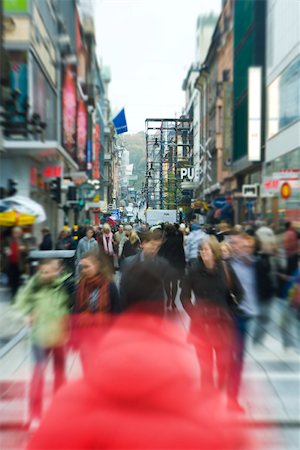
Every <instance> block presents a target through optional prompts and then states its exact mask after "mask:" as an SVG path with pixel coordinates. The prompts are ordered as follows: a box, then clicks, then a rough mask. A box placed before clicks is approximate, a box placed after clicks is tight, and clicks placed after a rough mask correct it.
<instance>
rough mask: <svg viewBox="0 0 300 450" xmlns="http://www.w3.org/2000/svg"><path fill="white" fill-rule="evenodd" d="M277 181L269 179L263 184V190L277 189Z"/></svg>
mask: <svg viewBox="0 0 300 450" xmlns="http://www.w3.org/2000/svg"><path fill="white" fill-rule="evenodd" d="M278 185H279V180H273V179H269V180H266V181H265V182H264V188H265V189H278Z"/></svg>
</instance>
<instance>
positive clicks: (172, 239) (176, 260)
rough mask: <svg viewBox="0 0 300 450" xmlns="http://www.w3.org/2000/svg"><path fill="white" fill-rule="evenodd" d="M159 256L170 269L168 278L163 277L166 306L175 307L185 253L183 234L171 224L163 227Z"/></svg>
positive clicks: (182, 273) (183, 268) (183, 267)
mask: <svg viewBox="0 0 300 450" xmlns="http://www.w3.org/2000/svg"><path fill="white" fill-rule="evenodd" d="M158 254H159V256H161V257H162V258H164V259H165V260H166V261H168V263H169V264H170V266H171V267H172V269H173V270H172V271H169V275H171V277H170V278H166V279H165V290H166V294H167V307H168V308H170V307H171V308H173V309H174V308H176V304H175V299H176V295H177V290H178V281H179V280H181V279H182V278H183V275H184V270H185V254H184V248H183V236H182V234H181V233H180V232H177V231H176V228H175V226H174V225H172V224H167V225H166V226H165V227H164V242H163V244H162V246H161V247H160V250H159V253H158Z"/></svg>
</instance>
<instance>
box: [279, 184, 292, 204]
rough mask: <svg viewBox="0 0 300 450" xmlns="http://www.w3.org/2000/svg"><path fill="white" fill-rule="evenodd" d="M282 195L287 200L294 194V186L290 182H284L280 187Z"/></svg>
mask: <svg viewBox="0 0 300 450" xmlns="http://www.w3.org/2000/svg"><path fill="white" fill-rule="evenodd" d="M280 195H281V197H282V198H284V199H285V200H287V199H288V198H290V196H291V195H292V188H291V186H290V184H289V183H286V182H285V183H283V184H282V186H281V189H280Z"/></svg>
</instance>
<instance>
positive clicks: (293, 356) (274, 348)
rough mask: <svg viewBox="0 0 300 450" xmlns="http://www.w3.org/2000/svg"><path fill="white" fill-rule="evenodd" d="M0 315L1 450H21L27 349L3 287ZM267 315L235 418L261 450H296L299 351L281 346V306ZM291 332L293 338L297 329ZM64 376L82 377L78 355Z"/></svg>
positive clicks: (250, 353) (180, 317) (181, 319)
mask: <svg viewBox="0 0 300 450" xmlns="http://www.w3.org/2000/svg"><path fill="white" fill-rule="evenodd" d="M177 303H178V310H177V311H176V312H169V313H168V314H169V316H170V317H171V318H172V320H175V321H176V322H178V323H180V324H181V325H182V326H183V327H185V328H186V327H187V326H188V318H187V316H186V314H185V313H184V311H183V310H182V308H181V305H180V304H179V302H177ZM0 317H1V319H0V320H1V327H0V329H1V349H0V377H1V379H0V382H1V399H0V418H1V419H0V449H1V450H4V449H5V450H8V449H13V448H14V449H17V448H18V449H22V448H24V447H25V445H26V440H27V438H28V431H27V429H26V426H25V425H26V422H27V419H28V417H27V404H28V386H29V380H30V373H31V359H30V347H29V342H28V339H27V337H26V329H24V327H23V325H22V322H21V321H20V319H16V318H15V314H14V313H13V311H12V308H11V306H10V302H9V295H8V292H7V290H6V289H4V288H2V289H1V302H0ZM270 317H271V320H270V323H269V324H268V325H267V334H266V338H265V341H264V344H263V345H256V346H254V345H253V344H251V336H249V341H248V345H247V356H246V362H245V371H244V377H243V388H242V393H241V403H242V404H243V406H244V407H245V408H246V410H247V414H246V417H243V418H242V419H239V420H242V421H243V423H245V424H247V425H248V426H250V427H251V429H252V431H253V433H255V435H257V436H259V437H260V438H262V441H263V447H262V448H263V449H267V450H277V449H278V450H279V449H280V450H285V449H287V450H296V449H298V448H299V446H300V431H299V430H300V428H299V426H300V405H299V376H300V359H299V348H298V351H296V350H288V351H285V350H284V349H283V348H282V345H281V340H280V333H279V330H278V323H279V321H280V317H281V305H280V304H279V302H276V303H274V305H273V308H272V310H271V315H270ZM297 325H298V326H299V322H298V323H297ZM290 332H291V334H292V335H293V336H294V337H295V338H296V337H297V336H296V335H297V330H296V326H295V327H294V328H291V330H290ZM298 345H299V340H298ZM67 372H68V378H76V377H78V376H80V375H81V367H80V363H79V360H78V356H77V354H76V353H71V354H70V355H69V356H68V363H67ZM51 375H52V371H51V367H49V368H48V372H47V383H46V392H45V396H46V398H47V401H50V392H51V389H52V378H51Z"/></svg>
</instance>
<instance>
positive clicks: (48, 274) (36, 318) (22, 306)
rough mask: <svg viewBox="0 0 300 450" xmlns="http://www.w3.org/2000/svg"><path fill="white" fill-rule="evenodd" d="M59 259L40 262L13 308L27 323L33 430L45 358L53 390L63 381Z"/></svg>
mask: <svg viewBox="0 0 300 450" xmlns="http://www.w3.org/2000/svg"><path fill="white" fill-rule="evenodd" d="M69 276H70V275H69V274H63V273H62V268H61V264H60V261H59V260H57V259H49V260H48V259H44V260H41V261H40V264H39V268H38V271H37V273H36V274H35V275H34V276H33V277H32V278H31V279H30V280H29V282H28V283H27V284H26V285H25V286H24V287H23V288H22V289H21V290H20V291H19V293H18V295H17V298H16V304H15V308H16V310H18V311H20V312H21V313H22V314H23V315H24V317H25V321H26V323H27V324H28V325H29V326H30V337H31V345H32V354H33V359H34V369H33V374H32V378H31V383H30V394H29V400H30V401H29V418H30V427H31V429H35V428H37V427H38V426H39V422H40V419H41V416H42V412H43V386H44V378H45V370H46V366H47V361H48V358H49V357H50V356H51V357H52V358H53V363H54V366H53V367H54V390H55V391H57V390H58V388H60V387H61V385H62V384H63V382H64V381H65V347H64V346H65V344H66V342H67V340H68V338H69V327H68V302H69V299H68V293H67V290H66V289H65V287H64V282H65V281H66V280H67V279H68V278H69Z"/></svg>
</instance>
